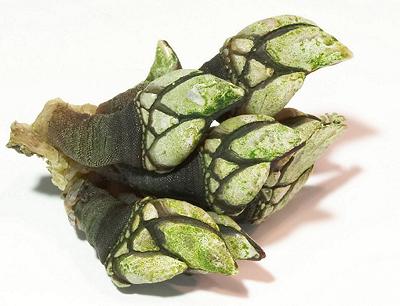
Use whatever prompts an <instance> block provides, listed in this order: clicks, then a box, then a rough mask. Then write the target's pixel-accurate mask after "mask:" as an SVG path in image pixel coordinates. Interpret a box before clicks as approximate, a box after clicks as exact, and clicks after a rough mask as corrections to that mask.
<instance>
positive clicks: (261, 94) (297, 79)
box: [240, 72, 305, 116]
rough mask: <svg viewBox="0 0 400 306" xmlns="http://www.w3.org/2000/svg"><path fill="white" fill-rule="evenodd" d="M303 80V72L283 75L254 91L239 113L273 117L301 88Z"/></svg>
mask: <svg viewBox="0 0 400 306" xmlns="http://www.w3.org/2000/svg"><path fill="white" fill-rule="evenodd" d="M304 78H305V74H304V73H303V72H295V73H290V74H285V75H282V76H280V77H278V78H276V79H275V80H273V81H272V82H271V83H269V84H268V85H267V86H265V87H262V88H260V89H257V90H255V91H254V92H253V94H252V95H251V97H250V99H249V101H248V102H247V103H246V104H244V106H243V107H242V109H241V111H240V112H241V113H242V114H265V115H269V116H274V115H275V114H276V113H278V112H279V111H280V110H281V109H282V108H283V107H285V105H286V104H287V103H288V102H289V100H290V99H291V98H292V97H293V96H294V94H295V93H296V92H297V91H298V90H299V89H300V88H301V86H302V85H303V82H304Z"/></svg>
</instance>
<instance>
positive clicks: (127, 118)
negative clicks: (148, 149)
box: [48, 88, 142, 167]
mask: <svg viewBox="0 0 400 306" xmlns="http://www.w3.org/2000/svg"><path fill="white" fill-rule="evenodd" d="M135 96H136V89H135V88H133V89H131V90H128V91H126V92H124V93H122V94H119V95H118V96H117V97H115V98H114V99H112V100H110V101H112V102H108V103H107V102H106V103H105V104H102V107H101V108H100V112H101V111H102V112H106V111H109V112H110V111H112V110H113V111H114V112H111V113H100V114H96V115H89V114H82V113H78V112H75V111H74V110H72V109H71V108H69V107H68V106H66V105H59V106H58V107H57V108H56V109H55V111H54V112H53V113H52V116H51V118H50V121H49V126H48V142H49V143H50V144H51V145H53V146H54V147H56V148H57V149H59V150H60V151H61V152H63V153H64V154H65V155H67V156H68V157H70V158H71V159H73V160H75V161H76V162H78V163H80V164H82V165H84V166H87V167H101V166H105V165H109V164H114V163H117V162H121V161H122V162H124V163H126V164H129V165H132V166H134V167H142V161H141V155H142V152H141V143H142V127H141V124H140V119H139V115H138V114H137V112H136V109H135V105H134V97H135ZM117 102H118V103H117ZM121 107H122V108H121ZM119 108H121V109H120V110H117V109H119ZM115 110H117V111H115Z"/></svg>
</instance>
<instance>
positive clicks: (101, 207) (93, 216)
mask: <svg viewBox="0 0 400 306" xmlns="http://www.w3.org/2000/svg"><path fill="white" fill-rule="evenodd" d="M77 198H78V199H79V200H78V202H77V203H76V204H75V206H74V213H75V216H76V218H77V220H78V222H79V227H80V229H81V230H83V232H84V233H85V234H86V238H87V240H88V241H89V243H90V244H91V245H92V246H93V247H94V248H95V250H96V252H97V256H98V257H99V259H100V261H101V262H102V263H104V262H105V260H106V258H107V256H108V254H109V253H110V251H111V249H112V248H113V246H114V245H115V244H116V242H117V241H118V239H119V237H120V235H121V234H122V233H123V230H124V228H125V226H126V224H127V222H128V220H129V217H130V215H131V210H132V206H131V205H127V204H125V203H123V202H121V201H120V200H118V199H116V198H114V197H113V196H111V195H110V194H109V193H108V192H107V191H105V190H103V189H100V188H98V187H96V186H94V185H93V184H92V183H90V182H89V181H87V180H86V181H85V182H84V183H83V185H82V187H81V188H80V190H79V193H78V196H77Z"/></svg>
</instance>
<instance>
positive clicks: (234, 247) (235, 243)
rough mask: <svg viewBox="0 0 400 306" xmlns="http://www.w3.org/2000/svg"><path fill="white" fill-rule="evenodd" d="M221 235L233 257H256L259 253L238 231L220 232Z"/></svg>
mask: <svg viewBox="0 0 400 306" xmlns="http://www.w3.org/2000/svg"><path fill="white" fill-rule="evenodd" d="M222 237H223V238H224V241H225V243H226V245H227V246H228V249H229V251H230V252H231V254H232V256H233V258H235V259H252V258H258V257H259V256H260V255H259V253H258V252H257V250H256V249H255V248H254V246H253V245H252V244H251V243H250V242H249V241H248V240H247V238H246V237H245V236H244V235H242V234H240V233H229V234H225V233H222Z"/></svg>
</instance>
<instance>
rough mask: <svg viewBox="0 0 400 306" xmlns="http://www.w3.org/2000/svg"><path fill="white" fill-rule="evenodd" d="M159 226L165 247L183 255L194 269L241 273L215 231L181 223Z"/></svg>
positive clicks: (229, 273)
mask: <svg viewBox="0 0 400 306" xmlns="http://www.w3.org/2000/svg"><path fill="white" fill-rule="evenodd" d="M158 229H159V230H160V231H161V232H162V233H163V236H164V238H163V239H164V242H163V247H164V248H165V249H167V250H168V251H169V252H171V253H173V254H175V255H176V256H179V258H182V260H183V261H185V262H186V263H187V264H188V266H189V267H190V268H192V269H196V270H203V271H209V272H218V273H222V274H226V275H232V274H236V273H237V267H236V264H235V262H234V260H233V258H232V255H231V254H230V253H229V250H228V249H227V247H226V245H225V243H224V241H223V240H222V239H221V238H220V237H219V236H218V235H217V234H216V233H214V232H212V231H211V230H208V229H206V228H203V227H200V226H196V225H193V224H189V223H180V222H162V223H160V224H159V225H158Z"/></svg>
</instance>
